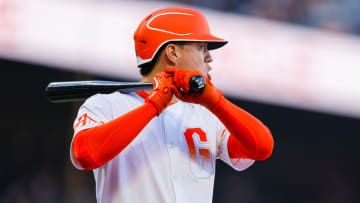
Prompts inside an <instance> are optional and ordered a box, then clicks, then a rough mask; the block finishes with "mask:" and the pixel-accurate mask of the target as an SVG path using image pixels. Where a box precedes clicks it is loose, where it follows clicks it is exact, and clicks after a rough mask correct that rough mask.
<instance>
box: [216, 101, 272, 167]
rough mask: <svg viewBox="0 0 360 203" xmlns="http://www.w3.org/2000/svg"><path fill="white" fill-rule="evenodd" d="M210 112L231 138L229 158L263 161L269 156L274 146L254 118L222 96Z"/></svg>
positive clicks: (266, 130)
mask: <svg viewBox="0 0 360 203" xmlns="http://www.w3.org/2000/svg"><path fill="white" fill-rule="evenodd" d="M211 111H212V113H214V114H215V115H216V116H217V117H218V118H219V120H220V121H221V122H222V123H223V124H224V125H225V127H226V128H227V129H228V130H229V132H230V133H231V136H233V138H231V140H229V141H230V142H229V143H228V148H229V153H230V156H235V157H236V158H250V159H255V160H264V159H266V158H268V157H269V156H270V155H271V153H272V150H273V146H274V140H273V138H272V135H271V132H270V130H269V129H268V128H267V127H266V126H265V125H264V124H263V123H261V122H260V121H259V120H258V119H256V118H255V117H254V116H252V115H251V114H249V113H248V112H246V111H244V110H243V109H241V108H239V107H237V106H236V105H234V104H232V103H231V102H230V101H228V100H227V99H226V98H225V97H223V96H222V97H221V99H220V100H219V102H218V103H217V104H216V106H215V108H213V109H212V110H211ZM244 155H245V157H244ZM235 157H234V158H235Z"/></svg>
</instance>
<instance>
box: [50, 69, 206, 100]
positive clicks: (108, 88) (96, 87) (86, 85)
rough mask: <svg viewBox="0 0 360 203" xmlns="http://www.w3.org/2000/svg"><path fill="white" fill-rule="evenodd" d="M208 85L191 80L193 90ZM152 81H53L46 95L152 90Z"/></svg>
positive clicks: (70, 96) (71, 97)
mask: <svg viewBox="0 0 360 203" xmlns="http://www.w3.org/2000/svg"><path fill="white" fill-rule="evenodd" d="M205 85H206V81H205V79H204V78H203V77H202V76H200V75H196V76H193V77H192V78H191V80H190V89H191V91H193V92H201V91H202V90H203V89H204V88H205ZM152 88H153V83H151V82H115V81H101V80H91V81H69V82H52V83H50V84H49V85H48V86H47V87H46V89H45V95H46V97H47V98H48V100H49V101H50V102H52V103H63V102H75V101H82V100H84V99H86V98H88V97H90V96H92V95H94V94H97V93H104V94H107V93H112V92H114V91H120V92H121V93H129V92H134V91H143V90H151V89H152Z"/></svg>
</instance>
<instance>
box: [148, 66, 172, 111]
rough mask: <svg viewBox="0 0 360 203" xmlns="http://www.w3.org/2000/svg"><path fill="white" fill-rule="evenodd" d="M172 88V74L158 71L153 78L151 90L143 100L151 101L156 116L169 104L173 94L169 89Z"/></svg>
mask: <svg viewBox="0 0 360 203" xmlns="http://www.w3.org/2000/svg"><path fill="white" fill-rule="evenodd" d="M174 88H175V87H174V85H173V81H172V76H171V75H170V74H167V73H164V72H160V73H158V74H156V75H155V77H154V79H153V91H152V93H151V94H150V95H149V96H148V97H147V98H146V99H145V102H148V103H152V104H153V105H154V106H155V108H156V109H157V113H156V115H157V116H159V115H160V113H161V112H162V111H163V110H164V109H165V108H166V106H167V105H168V104H169V102H170V100H171V98H172V96H173V93H172V91H171V90H172V89H174Z"/></svg>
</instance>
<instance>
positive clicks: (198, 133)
mask: <svg viewBox="0 0 360 203" xmlns="http://www.w3.org/2000/svg"><path fill="white" fill-rule="evenodd" d="M184 135H185V139H186V142H187V145H188V148H189V153H190V158H191V160H193V161H197V159H198V158H197V153H196V148H198V150H199V156H201V157H202V158H203V159H204V161H205V162H210V150H209V143H208V142H207V137H206V133H205V132H204V131H203V130H201V128H188V129H187V130H186V131H185V133H184ZM195 143H196V146H195Z"/></svg>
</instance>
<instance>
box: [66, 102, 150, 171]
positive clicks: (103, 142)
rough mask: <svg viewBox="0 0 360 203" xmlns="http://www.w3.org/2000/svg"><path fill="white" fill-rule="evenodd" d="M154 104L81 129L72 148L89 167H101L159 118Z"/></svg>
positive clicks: (82, 162)
mask: <svg viewBox="0 0 360 203" xmlns="http://www.w3.org/2000/svg"><path fill="white" fill-rule="evenodd" d="M156 112H157V109H156V108H155V106H154V105H153V104H151V103H145V104H143V105H142V106H140V107H138V108H136V109H134V110H132V111H130V112H128V113H126V114H124V115H122V116H120V117H118V118H116V119H114V120H112V121H110V122H108V123H105V124H103V125H100V126H96V127H93V128H89V129H85V130H82V131H80V132H78V133H77V134H76V135H75V137H74V140H73V143H72V149H73V152H74V155H75V158H76V159H77V161H78V162H79V163H80V165H81V166H82V167H83V168H84V169H87V170H92V169H95V168H98V167H100V166H102V165H104V164H106V163H107V162H108V161H110V160H111V159H113V158H114V157H115V156H116V155H118V154H119V153H120V152H121V151H122V150H123V149H124V148H125V147H126V146H127V145H129V144H130V142H131V141H132V140H133V139H134V138H135V137H136V136H137V135H138V134H139V133H140V132H141V130H142V129H143V128H144V127H145V126H146V125H147V124H148V123H149V122H150V121H151V120H152V119H153V118H154V117H155V115H156Z"/></svg>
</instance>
